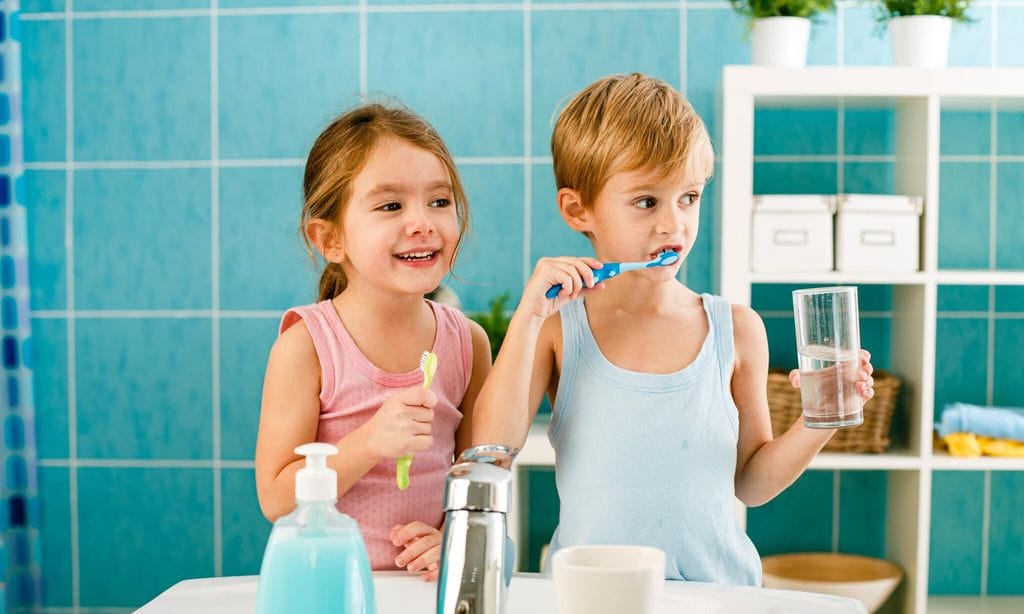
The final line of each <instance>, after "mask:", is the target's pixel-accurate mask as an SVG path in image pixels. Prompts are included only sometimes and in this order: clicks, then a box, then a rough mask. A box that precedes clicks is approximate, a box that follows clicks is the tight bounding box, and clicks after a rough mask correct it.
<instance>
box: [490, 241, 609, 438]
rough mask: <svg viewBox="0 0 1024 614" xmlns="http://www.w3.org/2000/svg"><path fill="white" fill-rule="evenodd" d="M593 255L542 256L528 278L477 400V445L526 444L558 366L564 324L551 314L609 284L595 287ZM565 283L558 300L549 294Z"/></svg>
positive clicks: (596, 264) (597, 263) (595, 263)
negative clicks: (557, 348)
mask: <svg viewBox="0 0 1024 614" xmlns="http://www.w3.org/2000/svg"><path fill="white" fill-rule="evenodd" d="M598 268H601V263H600V262H598V261H596V260H594V259H593V258H571V257H564V258H541V259H540V261H539V262H538V263H537V267H536V268H535V269H534V272H533V275H531V276H530V279H529V281H527V282H526V287H525V288H524V289H523V296H522V298H521V299H520V300H519V306H518V307H516V311H515V313H514V314H513V315H512V319H511V321H510V322H509V325H508V331H507V332H506V333H505V340H504V341H503V342H502V344H501V350H500V351H499V352H498V358H497V360H495V361H494V368H493V369H491V373H490V375H489V376H488V377H487V381H486V382H484V386H483V389H482V390H481V391H480V396H479V397H478V398H477V402H476V407H475V409H474V414H475V416H474V418H473V442H474V444H477V445H479V444H504V445H507V446H510V447H512V448H522V447H523V444H524V443H526V436H527V435H528V434H529V431H530V423H531V422H533V418H534V416H535V415H536V414H537V409H538V408H539V407H540V402H541V399H542V398H543V396H544V392H545V391H546V390H547V389H548V386H549V384H550V383H551V377H552V373H553V371H554V367H555V349H554V348H555V345H554V339H555V337H556V335H560V334H561V332H560V331H561V326H560V322H559V321H558V319H556V318H551V317H550V316H551V315H553V314H554V313H556V312H557V311H558V310H559V309H561V308H562V307H563V306H564V305H566V304H567V303H569V302H570V301H573V300H575V299H576V298H577V297H579V296H585V295H586V294H587V293H590V292H594V291H596V290H598V289H599V288H603V287H604V286H603V284H598V285H597V286H594V285H593V280H594V269H598ZM555 284H561V285H562V291H561V293H559V295H558V296H557V297H555V298H554V299H549V298H547V297H546V296H545V293H546V292H547V291H548V289H549V288H551V286H553V285H555Z"/></svg>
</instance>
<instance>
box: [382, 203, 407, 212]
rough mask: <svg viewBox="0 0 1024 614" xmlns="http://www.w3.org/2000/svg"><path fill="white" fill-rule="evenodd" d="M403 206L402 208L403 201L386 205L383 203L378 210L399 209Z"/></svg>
mask: <svg viewBox="0 0 1024 614" xmlns="http://www.w3.org/2000/svg"><path fill="white" fill-rule="evenodd" d="M401 208H402V205H401V203H397V202H395V203H387V204H386V205H381V206H379V207H377V210H378V211H398V210H399V209H401Z"/></svg>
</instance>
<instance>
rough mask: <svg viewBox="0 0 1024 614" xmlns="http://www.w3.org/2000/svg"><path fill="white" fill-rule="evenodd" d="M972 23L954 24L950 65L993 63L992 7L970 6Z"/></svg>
mask: <svg viewBox="0 0 1024 614" xmlns="http://www.w3.org/2000/svg"><path fill="white" fill-rule="evenodd" d="M967 15H968V16H969V17H970V18H971V23H955V24H953V33H952V35H951V36H950V40H949V65H950V66H991V65H992V9H991V8H990V7H987V6H986V7H980V8H970V9H968V11H967Z"/></svg>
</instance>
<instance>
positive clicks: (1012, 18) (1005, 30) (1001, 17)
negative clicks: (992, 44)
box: [996, 6, 1024, 68]
mask: <svg viewBox="0 0 1024 614" xmlns="http://www.w3.org/2000/svg"><path fill="white" fill-rule="evenodd" d="M996 10H997V11H998V13H997V16H996V18H997V20H998V21H999V35H998V39H997V40H998V45H999V49H998V51H997V54H996V59H997V60H998V65H999V66H1001V67H1004V68H1006V67H1013V66H1024V39H1022V38H1021V36H1020V33H1021V32H1024V8H1021V7H1019V6H1000V7H998V8H997V9H996Z"/></svg>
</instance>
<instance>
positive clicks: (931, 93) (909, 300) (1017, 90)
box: [717, 66, 1024, 614]
mask: <svg viewBox="0 0 1024 614" xmlns="http://www.w3.org/2000/svg"><path fill="white" fill-rule="evenodd" d="M997 104H998V108H999V109H1006V108H1009V107H1011V106H1015V107H1024V70H1022V69H988V68H982V69H973V68H964V69H943V70H927V69H913V68H895V67H813V68H803V69H780V68H772V67H754V66H728V67H726V68H725V70H724V74H723V83H722V115H721V118H722V127H723V128H722V130H723V133H722V173H721V178H720V179H719V181H718V185H720V186H721V191H722V209H721V215H720V218H719V219H721V220H722V223H721V224H719V226H720V236H719V242H718V250H719V254H718V263H717V264H718V279H719V282H720V285H719V292H720V293H721V294H722V295H723V296H725V297H726V298H727V299H729V300H730V301H732V302H734V303H739V304H744V305H749V304H750V297H751V288H752V286H753V285H754V284H776V283H778V284H801V285H803V284H806V285H807V286H814V285H832V284H851V285H859V284H884V285H891V286H892V287H893V299H892V300H893V308H892V312H893V324H892V335H893V340H892V352H891V355H892V365H891V367H892V370H893V371H895V372H896V373H898V374H899V375H900V376H901V378H902V379H903V381H904V388H905V391H906V397H907V412H908V419H909V420H908V421H909V430H910V435H909V441H908V442H904V446H907V447H906V449H903V450H895V451H892V452H890V453H887V454H880V455H856V454H853V455H851V454H829V453H824V454H821V455H820V456H819V457H818V458H817V459H815V461H814V462H813V463H812V465H811V467H812V468H820V469H867V470H880V471H889V472H890V476H889V480H888V505H887V513H886V523H887V531H886V536H887V537H886V539H887V543H886V552H887V557H888V558H890V559H892V560H894V561H895V562H897V563H898V564H899V565H900V566H901V567H902V568H903V569H904V570H905V572H906V580H905V584H904V586H903V588H902V589H901V593H900V594H901V595H902V600H903V601H902V610H903V612H905V613H906V614H920V613H924V612H927V611H931V612H952V611H972V612H1003V611H1007V612H1009V611H1014V612H1020V611H1024V597H1020V598H1018V597H1010V598H999V599H994V598H991V597H990V598H985V597H955V598H947V597H935V596H933V597H931V598H929V595H928V560H929V558H928V554H929V552H928V550H929V532H930V516H931V485H932V472H933V471H936V470H944V471H945V470H984V471H1024V459H993V458H984V459H977V460H972V459H958V458H953V457H950V456H948V455H946V454H944V453H941V452H935V451H933V450H932V430H933V427H934V424H933V418H932V416H933V408H934V390H935V352H936V318H937V300H936V296H937V291H938V287H939V286H941V285H996V286H998V285H1022V284H1024V271H1009V272H1008V271H959V270H958V271H948V270H939V269H938V253H939V252H938V240H939V222H938V220H939V126H940V122H939V118H940V112H941V110H942V109H944V108H964V107H968V108H971V107H973V108H978V109H983V110H991V109H993V108H996V105H997ZM880 105H886V106H891V108H893V109H894V110H895V116H894V127H895V128H894V129H895V134H894V136H895V143H896V156H895V183H896V186H895V187H896V191H897V192H898V193H906V194H919V195H923V196H924V214H923V217H922V224H921V264H922V266H921V270H920V271H918V272H914V273H896V274H889V273H884V272H881V273H871V274H868V273H855V274H846V273H841V272H830V273H816V274H802V273H792V274H789V273H781V274H780V273H770V274H766V273H752V272H751V270H750V245H751V237H750V232H751V205H752V197H753V194H754V185H753V183H754V110H755V109H756V108H765V107H779V108H800V107H810V108H822V107H832V106H834V107H840V108H844V107H845V108H849V107H858V106H867V107H871V106H880ZM1003 608H1008V609H1003Z"/></svg>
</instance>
